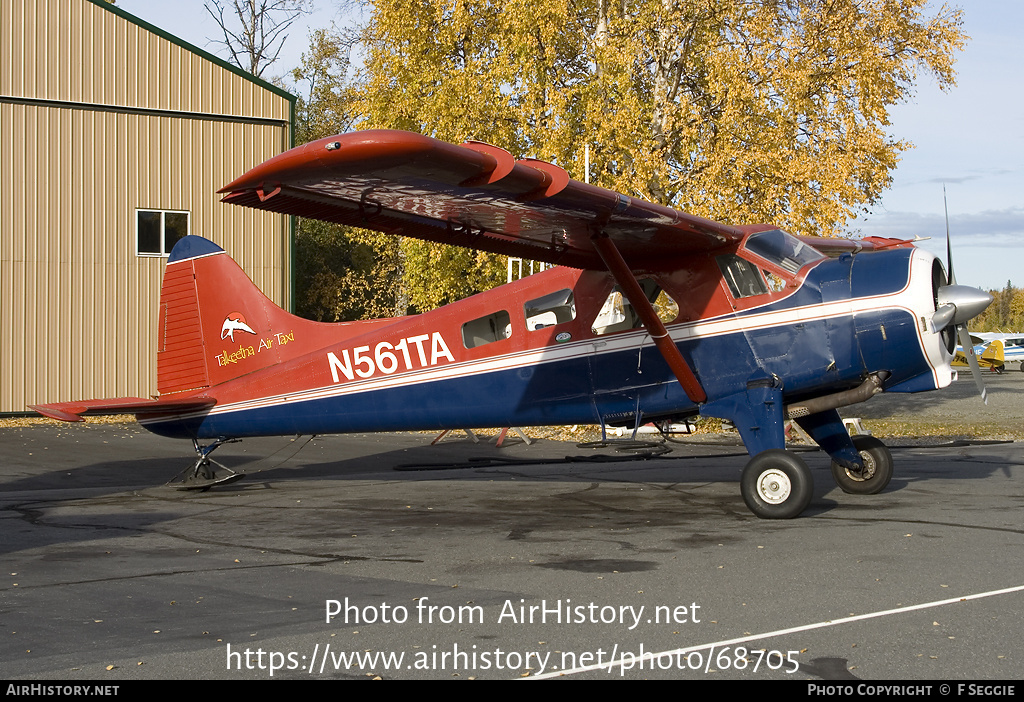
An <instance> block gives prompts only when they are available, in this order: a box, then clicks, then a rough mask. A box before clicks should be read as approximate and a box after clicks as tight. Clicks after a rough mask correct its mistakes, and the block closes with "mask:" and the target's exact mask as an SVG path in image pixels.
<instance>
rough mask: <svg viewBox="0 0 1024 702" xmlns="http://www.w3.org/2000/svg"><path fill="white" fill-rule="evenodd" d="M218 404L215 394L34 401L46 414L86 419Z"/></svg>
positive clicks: (71, 419) (190, 409)
mask: <svg viewBox="0 0 1024 702" xmlns="http://www.w3.org/2000/svg"><path fill="white" fill-rule="evenodd" d="M215 404H217V401H216V400H214V399H213V398H208V397H207V398H181V399H173V400H148V399H146V398H144V397H115V398H111V399H108V400H79V401H77V402H55V403H53V404H49V405H31V406H30V407H29V409H32V410H35V411H36V412H38V413H39V414H41V415H43V416H44V417H49V418H51V419H58V420H60V421H62V422H83V421H85V419H84V418H83V417H84V416H85V415H104V414H134V415H136V416H137V417H142V416H152V415H163V414H177V413H179V412H194V411H196V410H202V409H207V408H210V407H213V406H214V405H215Z"/></svg>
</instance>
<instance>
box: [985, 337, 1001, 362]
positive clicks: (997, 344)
mask: <svg viewBox="0 0 1024 702" xmlns="http://www.w3.org/2000/svg"><path fill="white" fill-rule="evenodd" d="M1004 353H1005V352H1004V349H1003V342H1002V341H1001V340H1000V339H996V340H995V341H993V342H991V343H989V345H988V346H987V347H985V350H984V351H982V353H981V358H982V360H985V361H988V362H989V363H990V364H992V365H993V366H1001V365H1003V364H1005V363H1006V357H1005V355H1004Z"/></svg>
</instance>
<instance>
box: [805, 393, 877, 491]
mask: <svg viewBox="0 0 1024 702" xmlns="http://www.w3.org/2000/svg"><path fill="white" fill-rule="evenodd" d="M796 421H797V422H798V423H799V424H800V426H801V428H803V430H804V431H806V432H807V433H808V435H810V437H811V438H812V439H814V441H815V442H816V443H817V444H818V446H820V447H821V448H822V449H823V450H824V451H825V452H826V453H827V454H828V455H829V456H830V457H831V458H832V477H833V478H835V481H836V484H837V485H839V487H840V488H842V490H843V492H848V493H850V494H854V495H874V494H876V493H879V492H881V491H882V490H884V489H885V487H886V485H888V484H889V480H890V479H892V468H893V463H892V454H891V453H890V452H889V449H888V448H886V446H885V444H883V443H882V442H881V441H879V440H878V439H876V438H874V437H873V436H866V435H858V436H854V437H852V438H851V437H850V435H849V434H848V433H847V431H846V427H845V426H844V425H843V420H842V418H841V417H840V416H839V412H838V411H837V410H826V411H824V412H818V413H816V414H812V415H808V416H806V417H799V418H797V420H796Z"/></svg>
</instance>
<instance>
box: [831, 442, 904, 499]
mask: <svg viewBox="0 0 1024 702" xmlns="http://www.w3.org/2000/svg"><path fill="white" fill-rule="evenodd" d="M853 445H854V447H855V448H856V449H857V452H858V453H860V456H861V458H862V459H864V469H865V473H866V475H857V474H856V473H851V472H850V471H849V470H847V469H846V468H844V467H843V466H841V465H839V464H838V463H836V462H835V461H832V477H833V478H835V480H836V484H837V485H839V487H840V488H842V490H843V492H848V493H850V494H851V495H876V494H878V493H880V492H881V491H882V490H884V489H885V487H886V486H887V485H888V484H889V481H890V480H892V454H891V453H890V452H889V448H888V447H887V446H886V445H885V444H883V443H882V442H881V441H879V440H878V439H876V438H875V437H873V436H865V435H862V434H859V435H857V436H855V437H853Z"/></svg>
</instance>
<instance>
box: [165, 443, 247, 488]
mask: <svg viewBox="0 0 1024 702" xmlns="http://www.w3.org/2000/svg"><path fill="white" fill-rule="evenodd" d="M236 441H239V439H228V438H226V437H221V438H219V439H217V440H216V441H214V442H213V443H211V444H208V445H206V446H200V445H199V441H198V440H196V439H192V446H193V447H195V450H196V461H195V463H193V464H192V465H191V466H190V467H189V468H186V469H185V470H183V471H182V472H181V473H179V474H178V475H176V476H175V477H174V478H173V479H172V480H170V481H169V482H168V483H167V484H168V485H169V486H170V487H173V488H175V489H177V490H202V491H203V492H205V491H207V490H209V489H210V488H212V487H213V486H214V485H227V484H228V483H233V482H235V481H236V480H241V479H242V478H244V477H245V473H236V472H235V471H233V470H231V469H230V468H228V467H227V466H226V465H224V464H223V463H218V462H217V461H215V460H213V459H212V458H210V454H211V453H213V452H214V451H215V450H216V449H217V448H219V447H220V446H221V445H222V444H230V443H234V442H236Z"/></svg>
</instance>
